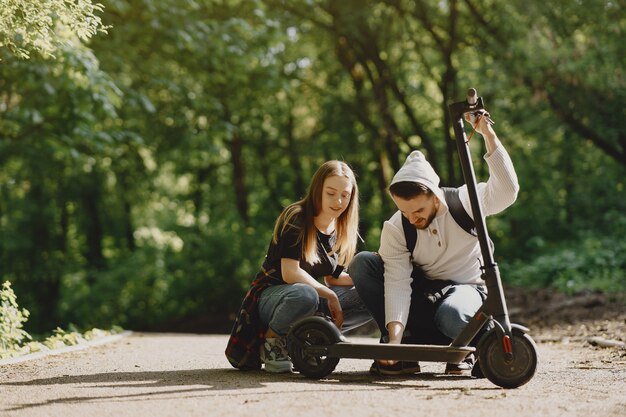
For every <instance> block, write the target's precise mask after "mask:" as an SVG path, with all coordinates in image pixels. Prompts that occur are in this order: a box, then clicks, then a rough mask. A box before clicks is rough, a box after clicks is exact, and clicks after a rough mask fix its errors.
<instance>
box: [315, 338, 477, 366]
mask: <svg viewBox="0 0 626 417" xmlns="http://www.w3.org/2000/svg"><path fill="white" fill-rule="evenodd" d="M318 348H320V349H323V351H320V352H318V353H319V354H321V355H326V356H329V357H336V358H353V359H394V360H400V361H424V362H450V363H459V362H461V361H463V359H465V358H466V357H467V355H469V354H470V353H473V352H474V351H475V350H476V349H475V348H474V347H471V346H465V347H452V346H439V345H409V344H407V345H390V344H371V343H350V342H337V343H334V344H332V345H328V346H307V347H306V350H307V351H309V352H311V350H316V349H318Z"/></svg>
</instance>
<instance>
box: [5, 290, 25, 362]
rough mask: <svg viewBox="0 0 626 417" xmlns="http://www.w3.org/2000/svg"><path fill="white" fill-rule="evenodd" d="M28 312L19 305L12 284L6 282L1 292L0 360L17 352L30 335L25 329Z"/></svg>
mask: <svg viewBox="0 0 626 417" xmlns="http://www.w3.org/2000/svg"><path fill="white" fill-rule="evenodd" d="M28 315H29V313H28V310H26V309H21V310H20V308H19V306H18V305H17V298H16V297H15V293H14V292H13V289H12V288H11V283H10V282H9V281H5V282H4V283H3V284H2V289H1V290H0V359H2V358H5V357H7V355H8V354H9V353H10V352H13V351H15V350H17V349H18V348H19V347H20V346H21V345H22V344H23V343H24V341H25V340H30V339H31V337H30V335H29V334H28V333H27V332H26V331H25V330H24V329H23V327H24V323H25V322H26V321H27V320H28Z"/></svg>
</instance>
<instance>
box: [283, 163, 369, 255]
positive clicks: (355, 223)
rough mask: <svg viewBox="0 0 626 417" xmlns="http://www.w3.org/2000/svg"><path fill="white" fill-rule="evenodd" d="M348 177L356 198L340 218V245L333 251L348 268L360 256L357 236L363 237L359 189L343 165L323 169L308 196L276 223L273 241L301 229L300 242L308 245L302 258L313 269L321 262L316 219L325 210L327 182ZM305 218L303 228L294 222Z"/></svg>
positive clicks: (337, 231) (319, 170) (337, 227)
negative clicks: (329, 178) (324, 195)
mask: <svg viewBox="0 0 626 417" xmlns="http://www.w3.org/2000/svg"><path fill="white" fill-rule="evenodd" d="M335 176H337V177H345V178H347V179H348V180H350V183H351V184H352V194H351V195H350V201H349V203H348V206H347V207H346V209H345V210H344V212H343V213H341V215H340V216H339V217H338V218H337V220H336V224H335V228H336V229H335V230H336V233H337V241H336V243H335V246H334V247H333V252H335V253H337V254H338V255H339V259H338V260H339V264H340V265H344V266H346V265H348V264H349V263H350V261H351V260H352V258H353V257H354V253H355V252H356V245H357V236H358V233H359V188H358V186H357V183H356V178H355V176H354V172H352V169H350V167H349V166H348V164H346V163H345V162H342V161H327V162H324V164H322V166H320V167H319V168H318V169H317V171H316V172H315V174H314V175H313V178H311V184H310V185H309V189H308V191H307V194H306V196H305V197H304V198H303V199H302V200H300V201H297V202H295V203H293V204H290V205H289V206H287V208H285V209H284V210H283V212H282V213H281V214H280V216H279V217H278V220H276V225H275V226H274V234H273V241H274V243H278V238H279V237H280V235H281V234H282V233H283V232H284V230H285V228H286V227H301V229H300V235H299V236H298V242H301V241H304V244H303V245H302V257H303V258H304V260H305V261H306V262H307V263H309V264H311V265H313V264H316V263H318V262H320V258H319V255H318V254H317V229H316V228H315V224H314V223H313V219H314V217H315V216H317V215H318V214H319V213H320V211H321V208H322V193H323V190H324V181H326V178H328V177H335ZM298 214H302V220H303V224H302V225H297V224H294V218H295V217H296V216H297V215H298Z"/></svg>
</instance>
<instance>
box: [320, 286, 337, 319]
mask: <svg viewBox="0 0 626 417" xmlns="http://www.w3.org/2000/svg"><path fill="white" fill-rule="evenodd" d="M318 294H319V295H320V297H323V298H325V299H326V300H327V301H328V310H330V316H331V317H332V319H333V321H334V322H335V326H337V328H339V329H341V326H342V325H343V310H342V309H341V304H340V303H339V298H338V297H337V294H335V292H334V291H333V290H331V289H330V288H328V287H323V288H320V289H319V290H318Z"/></svg>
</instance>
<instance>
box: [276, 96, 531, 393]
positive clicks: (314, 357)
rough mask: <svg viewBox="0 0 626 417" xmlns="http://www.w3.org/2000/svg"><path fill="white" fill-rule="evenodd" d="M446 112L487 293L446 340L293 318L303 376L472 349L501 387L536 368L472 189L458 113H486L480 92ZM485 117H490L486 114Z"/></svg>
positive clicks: (435, 358) (294, 350)
mask: <svg viewBox="0 0 626 417" xmlns="http://www.w3.org/2000/svg"><path fill="white" fill-rule="evenodd" d="M448 109H449V112H450V115H451V116H452V122H453V124H454V125H453V128H454V134H455V140H456V144H457V149H458V153H459V159H460V161H461V168H462V171H463V177H464V179H465V183H466V184H467V189H468V192H469V197H470V203H471V208H472V213H473V218H474V223H475V226H476V235H477V239H478V242H479V244H480V249H481V254H482V258H483V266H482V267H481V269H482V278H483V279H484V281H485V284H486V286H487V291H488V295H487V298H486V300H485V301H484V303H483V305H482V306H481V308H480V309H479V310H478V311H477V312H476V314H475V315H474V317H473V318H472V320H471V321H470V322H469V323H468V324H467V325H466V326H465V328H464V329H463V331H462V332H461V333H460V334H459V335H458V336H457V337H456V338H455V339H454V340H452V342H451V343H450V344H449V345H447V346H445V345H419V344H400V345H395V344H393V345H392V344H367V343H351V342H350V341H349V340H348V339H346V338H345V337H344V336H343V335H342V334H341V332H340V331H339V329H337V327H336V326H335V325H334V324H333V322H332V320H331V319H330V318H327V317H321V316H311V317H307V318H304V319H302V320H300V321H298V322H297V323H295V324H294V325H293V326H292V327H291V329H290V331H289V333H288V335H287V346H288V350H289V356H290V357H291V360H292V362H293V364H294V368H295V369H297V370H298V371H299V372H300V373H301V374H303V375H304V376H306V377H308V378H313V379H320V378H324V377H325V376H327V375H329V374H330V373H331V372H333V370H334V369H335V367H336V366H337V364H338V363H339V359H340V358H357V359H393V360H401V361H425V362H449V363H460V362H462V361H463V360H464V359H465V358H466V357H467V356H468V355H470V354H472V353H474V354H475V355H477V357H478V361H477V364H476V365H475V366H480V371H481V372H482V374H483V375H484V376H485V377H486V378H487V379H489V381H491V382H493V383H494V384H495V385H498V386H500V387H503V388H517V387H519V386H521V385H524V384H525V383H527V382H528V381H530V380H531V379H532V377H533V376H534V374H535V370H536V369H537V349H536V346H535V342H534V341H533V339H532V338H531V337H530V336H529V335H528V331H529V330H528V329H527V328H525V327H523V326H521V325H518V324H511V322H510V321H509V315H508V311H507V307H506V300H505V298H504V291H503V288H502V281H501V278H500V271H499V269H498V265H497V264H496V262H495V261H494V258H493V254H492V252H491V246H490V243H489V242H490V240H489V235H488V232H487V227H486V223H485V217H484V216H483V214H482V210H481V207H480V203H479V201H478V194H477V191H476V187H477V186H476V176H475V173H474V167H473V165H472V160H471V156H470V149H469V141H468V139H467V136H466V134H465V130H464V128H463V126H464V124H463V123H464V122H463V120H464V117H465V116H466V115H467V116H470V118H475V117H479V116H480V117H489V114H488V113H486V111H485V108H484V105H483V99H482V97H478V95H477V93H476V90H475V89H473V88H470V89H469V90H468V94H467V100H465V101H462V102H458V103H453V104H450V105H449V106H448ZM488 121H489V122H490V123H493V122H492V121H491V120H490V119H488ZM482 329H485V330H486V329H489V330H486V331H485V332H484V334H483V335H482V336H481V338H480V340H479V341H478V344H477V346H476V348H474V347H472V346H469V344H470V342H471V341H472V340H473V339H474V337H475V336H476V335H477V334H478V333H479V332H480V331H481V330H482Z"/></svg>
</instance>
